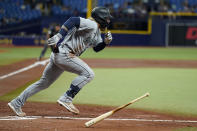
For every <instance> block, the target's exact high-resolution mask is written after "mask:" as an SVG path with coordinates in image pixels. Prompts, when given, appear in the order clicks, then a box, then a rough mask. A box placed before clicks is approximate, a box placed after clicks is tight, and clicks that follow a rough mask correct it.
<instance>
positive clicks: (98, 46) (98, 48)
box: [93, 42, 106, 52]
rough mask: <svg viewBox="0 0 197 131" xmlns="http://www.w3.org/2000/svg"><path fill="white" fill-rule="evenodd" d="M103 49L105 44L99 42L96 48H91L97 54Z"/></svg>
mask: <svg viewBox="0 0 197 131" xmlns="http://www.w3.org/2000/svg"><path fill="white" fill-rule="evenodd" d="M105 47H106V44H105V42H101V43H99V44H98V45H97V46H95V47H93V50H94V51H95V52H99V51H101V50H103V49H104V48H105Z"/></svg>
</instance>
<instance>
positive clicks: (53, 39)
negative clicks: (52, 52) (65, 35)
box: [47, 33, 61, 45]
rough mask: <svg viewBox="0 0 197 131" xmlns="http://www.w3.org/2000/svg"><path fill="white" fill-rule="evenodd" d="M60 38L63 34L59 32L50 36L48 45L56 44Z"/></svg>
mask: <svg viewBox="0 0 197 131" xmlns="http://www.w3.org/2000/svg"><path fill="white" fill-rule="evenodd" d="M60 39H61V36H60V34H59V33H58V34H56V35H54V36H53V37H51V38H49V39H48V40H47V43H48V45H56V44H57V43H58V42H59V40H60Z"/></svg>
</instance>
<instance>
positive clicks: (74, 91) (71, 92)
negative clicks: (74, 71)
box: [66, 84, 81, 98]
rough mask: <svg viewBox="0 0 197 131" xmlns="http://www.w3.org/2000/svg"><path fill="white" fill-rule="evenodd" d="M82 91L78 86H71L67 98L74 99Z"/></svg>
mask: <svg viewBox="0 0 197 131" xmlns="http://www.w3.org/2000/svg"><path fill="white" fill-rule="evenodd" d="M80 90H81V89H80V88H79V87H78V86H74V85H73V84H71V85H70V89H69V90H68V91H67V92H66V94H67V96H70V97H71V98H74V97H75V95H76V94H77V93H78V92H79V91H80Z"/></svg>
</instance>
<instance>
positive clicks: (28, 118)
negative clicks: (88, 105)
mask: <svg viewBox="0 0 197 131" xmlns="http://www.w3.org/2000/svg"><path fill="white" fill-rule="evenodd" d="M39 118H45V119H64V120H91V119H93V118H88V117H63V116H26V117H18V116H5V117H0V121H3V120H34V119H39ZM105 120H108V121H139V122H173V123H197V120H162V119H132V118H107V119H105Z"/></svg>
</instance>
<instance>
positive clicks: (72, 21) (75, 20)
mask: <svg viewBox="0 0 197 131" xmlns="http://www.w3.org/2000/svg"><path fill="white" fill-rule="evenodd" d="M63 25H64V26H65V27H66V28H67V29H68V30H70V29H72V28H73V27H76V28H77V29H78V28H79V26H80V17H70V18H69V19H68V20H67V21H66V22H65V23H64V24H63ZM59 33H60V34H61V35H62V36H63V37H64V36H66V34H67V31H66V30H64V29H62V28H61V29H60V31H59Z"/></svg>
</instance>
